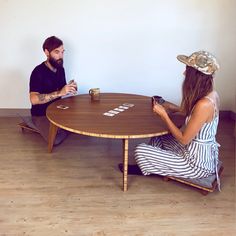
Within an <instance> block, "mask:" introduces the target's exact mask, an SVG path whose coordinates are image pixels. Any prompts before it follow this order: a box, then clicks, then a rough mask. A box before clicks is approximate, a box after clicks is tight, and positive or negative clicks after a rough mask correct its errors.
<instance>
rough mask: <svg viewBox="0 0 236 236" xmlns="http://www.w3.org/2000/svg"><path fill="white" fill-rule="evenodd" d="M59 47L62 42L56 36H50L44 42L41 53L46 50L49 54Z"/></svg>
mask: <svg viewBox="0 0 236 236" xmlns="http://www.w3.org/2000/svg"><path fill="white" fill-rule="evenodd" d="M61 45H63V42H62V40H60V39H59V38H57V37H56V36H51V37H49V38H47V39H46V40H45V41H44V43H43V51H45V49H47V50H48V51H49V52H51V51H52V50H54V49H55V48H58V47H60V46H61Z"/></svg>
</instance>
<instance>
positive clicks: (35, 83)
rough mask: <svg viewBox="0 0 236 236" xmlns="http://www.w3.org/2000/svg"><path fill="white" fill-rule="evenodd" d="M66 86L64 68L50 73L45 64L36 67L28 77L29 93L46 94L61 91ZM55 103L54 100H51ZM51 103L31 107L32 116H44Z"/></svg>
mask: <svg viewBox="0 0 236 236" xmlns="http://www.w3.org/2000/svg"><path fill="white" fill-rule="evenodd" d="M65 85H66V78H65V71H64V68H62V67H61V68H58V69H57V71H56V72H53V71H51V70H50V69H49V68H48V67H47V66H46V65H45V63H44V62H43V63H41V64H40V65H38V66H36V67H35V69H34V70H33V72H32V74H31V76H30V92H38V93H41V94H48V93H52V92H55V91H59V90H61V89H62V88H63V87H64V86H65ZM53 101H55V100H53ZM53 101H51V102H48V103H45V104H38V105H32V107H31V115H32V116H45V115H46V109H47V107H48V105H49V104H50V103H52V102H53Z"/></svg>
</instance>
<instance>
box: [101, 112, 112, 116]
mask: <svg viewBox="0 0 236 236" xmlns="http://www.w3.org/2000/svg"><path fill="white" fill-rule="evenodd" d="M103 115H104V116H114V115H115V114H112V113H109V112H105V113H103Z"/></svg>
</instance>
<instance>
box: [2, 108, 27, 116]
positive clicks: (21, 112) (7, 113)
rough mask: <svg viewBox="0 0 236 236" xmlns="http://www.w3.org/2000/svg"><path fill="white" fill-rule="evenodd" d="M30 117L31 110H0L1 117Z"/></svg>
mask: <svg viewBox="0 0 236 236" xmlns="http://www.w3.org/2000/svg"><path fill="white" fill-rule="evenodd" d="M17 116H30V109H4V108H0V117H17Z"/></svg>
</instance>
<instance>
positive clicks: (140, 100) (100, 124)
mask: <svg viewBox="0 0 236 236" xmlns="http://www.w3.org/2000/svg"><path fill="white" fill-rule="evenodd" d="M60 105H63V106H66V107H68V108H67V109H60V108H58V106H59V107H60ZM128 105H129V106H128ZM120 106H125V107H128V109H123V111H120V112H119V113H118V114H115V115H114V116H106V115H104V113H107V112H109V111H111V110H113V111H114V109H115V108H118V109H119V108H120ZM46 115H47V118H48V119H49V121H50V130H49V142H48V151H49V152H51V151H52V148H53V143H54V139H55V136H56V133H57V129H58V127H60V128H62V129H65V130H68V131H71V132H74V133H78V134H83V135H88V136H94V137H101V138H113V139H123V164H124V172H123V190H124V191H127V187H128V186H127V184H128V182H127V181H128V178H127V172H128V144H129V142H128V141H129V139H134V138H147V137H154V136H159V135H163V134H166V133H168V131H167V127H166V125H165V124H164V122H163V121H162V120H161V119H160V117H159V116H157V115H156V114H154V113H153V111H152V102H151V97H147V96H141V95H134V94H123V93H101V94H100V100H99V101H91V98H90V95H88V94H82V95H77V96H73V97H68V98H65V99H60V100H57V101H55V102H53V103H52V104H50V105H49V107H48V108H47V113H46ZM180 122H181V123H182V120H181V119H180V120H179V119H177V123H178V124H177V125H180Z"/></svg>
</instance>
